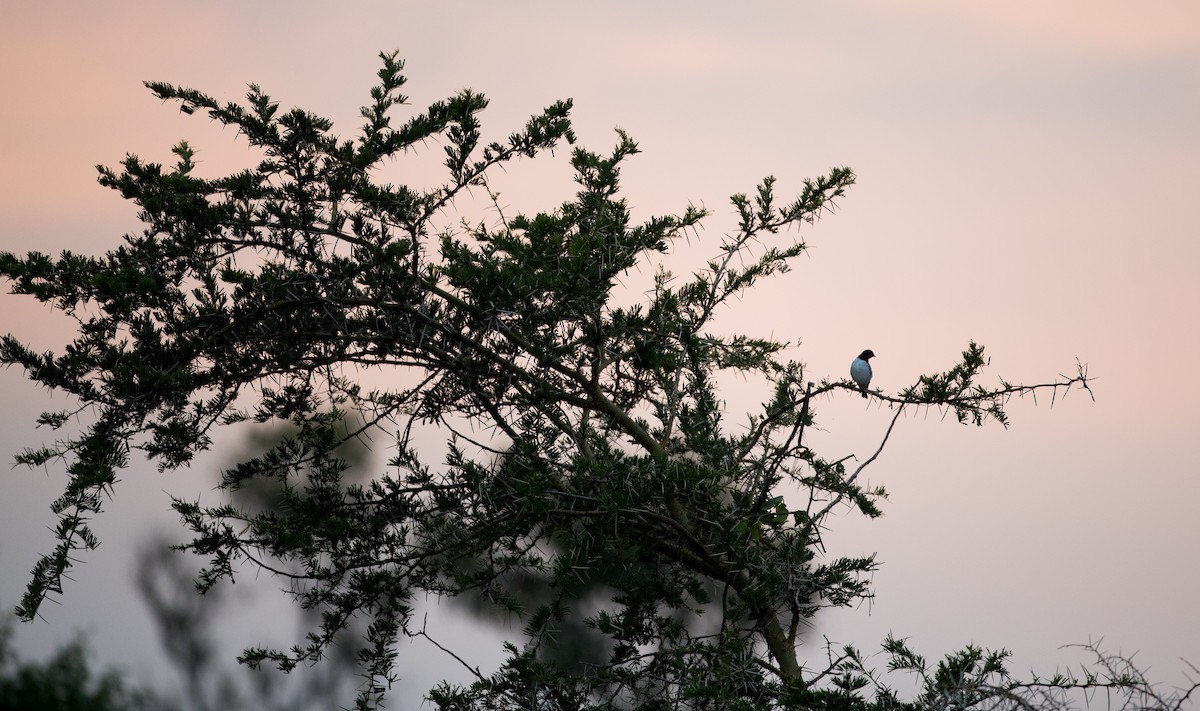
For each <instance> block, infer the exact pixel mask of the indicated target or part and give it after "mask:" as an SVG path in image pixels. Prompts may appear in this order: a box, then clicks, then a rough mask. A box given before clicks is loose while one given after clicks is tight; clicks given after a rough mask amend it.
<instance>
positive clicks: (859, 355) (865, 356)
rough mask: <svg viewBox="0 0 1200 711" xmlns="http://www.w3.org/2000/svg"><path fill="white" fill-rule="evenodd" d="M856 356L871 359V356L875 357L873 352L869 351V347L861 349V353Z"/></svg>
mask: <svg viewBox="0 0 1200 711" xmlns="http://www.w3.org/2000/svg"><path fill="white" fill-rule="evenodd" d="M858 357H859V358H860V359H862V360H871V359H872V358H874V357H875V354H874V353H873V352H871V350H870V349H867V350H865V351H863V352H862V353H859V354H858Z"/></svg>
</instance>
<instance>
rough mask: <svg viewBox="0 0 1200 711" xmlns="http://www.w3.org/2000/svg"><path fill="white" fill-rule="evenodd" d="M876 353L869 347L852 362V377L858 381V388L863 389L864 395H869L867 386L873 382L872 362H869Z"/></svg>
mask: <svg viewBox="0 0 1200 711" xmlns="http://www.w3.org/2000/svg"><path fill="white" fill-rule="evenodd" d="M874 357H875V354H874V353H872V352H871V351H870V350H869V349H868V350H865V351H863V352H862V353H859V354H858V357H857V358H855V359H854V362H853V363H851V364H850V377H851V378H853V379H854V382H856V383H858V389H859V390H861V391H862V396H863V397H864V398H866V397H867V386H868V385H870V384H871V363H870V362H869V361H870V360H871V359H872V358H874Z"/></svg>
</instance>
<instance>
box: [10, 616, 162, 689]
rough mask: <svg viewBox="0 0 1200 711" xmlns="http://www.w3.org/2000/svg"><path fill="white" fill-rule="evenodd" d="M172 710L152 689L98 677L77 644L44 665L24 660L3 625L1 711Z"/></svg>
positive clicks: (111, 675)
mask: <svg viewBox="0 0 1200 711" xmlns="http://www.w3.org/2000/svg"><path fill="white" fill-rule="evenodd" d="M165 708H168V706H166V705H165V704H163V703H162V702H161V701H160V700H159V699H158V697H157V696H156V695H155V693H154V692H153V691H151V690H149V689H143V688H138V687H134V686H131V685H130V684H129V683H128V682H127V681H126V680H125V678H124V676H123V675H122V674H121V673H120V672H117V671H112V670H110V671H105V672H98V671H96V670H95V669H94V667H93V665H92V662H91V660H90V658H89V649H88V645H87V644H86V643H85V642H84V641H83V640H81V639H77V640H75V641H74V642H71V643H70V644H67V645H66V646H64V647H61V648H60V649H58V650H57V651H55V652H54V653H53V654H52V655H51V656H50V657H49V658H48V659H46V660H45V661H43V662H32V661H28V660H22V659H21V658H20V657H19V656H18V654H17V651H16V650H15V649H14V648H13V629H12V624H11V620H9V619H8V618H7V617H6V619H5V620H4V622H3V623H0V710H3V711H157V710H158V709H165Z"/></svg>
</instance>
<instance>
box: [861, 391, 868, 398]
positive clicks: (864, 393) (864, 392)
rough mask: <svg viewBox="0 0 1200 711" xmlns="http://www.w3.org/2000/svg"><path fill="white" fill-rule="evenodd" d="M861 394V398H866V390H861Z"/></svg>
mask: <svg viewBox="0 0 1200 711" xmlns="http://www.w3.org/2000/svg"><path fill="white" fill-rule="evenodd" d="M862 395H863V400H866V399H867V391H866V390H863V391H862Z"/></svg>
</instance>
